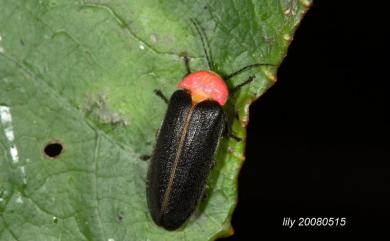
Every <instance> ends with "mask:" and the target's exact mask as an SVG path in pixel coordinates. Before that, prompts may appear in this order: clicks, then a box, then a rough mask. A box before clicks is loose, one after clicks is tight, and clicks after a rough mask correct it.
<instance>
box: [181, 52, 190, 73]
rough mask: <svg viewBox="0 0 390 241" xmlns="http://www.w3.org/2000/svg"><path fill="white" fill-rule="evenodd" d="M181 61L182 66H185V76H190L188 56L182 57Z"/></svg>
mask: <svg viewBox="0 0 390 241" xmlns="http://www.w3.org/2000/svg"><path fill="white" fill-rule="evenodd" d="M183 60H184V65H185V66H186V70H187V74H186V75H189V74H191V68H190V58H189V57H188V56H184V57H183Z"/></svg>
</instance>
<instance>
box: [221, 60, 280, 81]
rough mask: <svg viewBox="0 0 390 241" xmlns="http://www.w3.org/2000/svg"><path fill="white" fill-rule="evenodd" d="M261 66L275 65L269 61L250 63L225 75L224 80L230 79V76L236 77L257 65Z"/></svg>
mask: <svg viewBox="0 0 390 241" xmlns="http://www.w3.org/2000/svg"><path fill="white" fill-rule="evenodd" d="M259 66H275V65H274V64H267V63H264V64H250V65H247V66H245V67H243V68H241V69H239V70H237V71H236V72H233V73H231V74H229V75H227V76H225V77H224V78H223V79H224V80H228V79H230V78H232V77H234V76H236V75H238V74H241V73H242V72H244V71H247V70H249V69H251V68H255V67H259Z"/></svg>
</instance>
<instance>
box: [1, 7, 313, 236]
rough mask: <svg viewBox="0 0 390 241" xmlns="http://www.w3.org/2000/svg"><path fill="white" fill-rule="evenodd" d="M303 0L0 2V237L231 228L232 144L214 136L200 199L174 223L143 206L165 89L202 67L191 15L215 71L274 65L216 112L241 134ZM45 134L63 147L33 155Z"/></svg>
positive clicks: (236, 164)
mask: <svg viewBox="0 0 390 241" xmlns="http://www.w3.org/2000/svg"><path fill="white" fill-rule="evenodd" d="M310 2H311V1H310V0H301V1H297V0H259V1H249V0H226V1H221V0H212V1H208V0H199V1H192V0H182V1H179V0H167V1H157V0H144V1H132V0H115V1H114V0H84V1H83V0H28V1H27V0H0V117H1V118H0V240H26V241H27V240H42V241H45V240H62V241H64V240H70V241H74V240H101V241H107V240H109V241H112V240H116V241H118V240H120V241H123V240H137V241H138V240H202V241H203V240H213V239H214V238H216V237H219V236H221V235H222V236H223V235H228V234H229V233H230V232H231V230H232V229H231V228H230V218H231V214H232V211H233V209H234V207H235V205H236V199H237V175H238V172H239V169H240V167H241V165H242V163H243V160H244V156H243V150H244V142H236V141H234V140H230V139H227V138H223V140H222V141H221V144H220V148H219V151H218V155H217V157H216V159H217V164H216V166H215V168H214V169H213V171H212V174H211V176H210V178H209V182H208V187H207V190H206V191H207V193H208V197H207V198H206V199H204V200H202V202H201V204H200V207H199V208H198V210H197V211H196V212H195V214H194V215H193V217H192V218H191V220H190V221H189V223H188V224H187V225H186V226H185V227H184V228H181V229H179V230H177V231H174V232H169V231H165V230H164V229H162V228H159V227H157V226H156V225H155V224H154V223H153V221H152V220H151V217H150V216H149V212H148V209H147V204H146V197H145V178H146V171H147V165H148V163H147V162H145V161H142V160H141V158H140V157H141V156H143V155H148V154H150V153H151V152H152V149H153V145H154V139H155V136H156V133H157V131H158V128H159V125H160V123H161V121H162V119H163V116H164V112H165V109H166V105H165V104H164V103H163V102H162V101H161V100H160V99H159V98H158V97H156V96H155V95H154V93H153V90H154V89H157V88H158V89H161V90H162V91H163V92H164V93H165V94H166V95H170V94H171V93H173V91H174V90H175V89H176V84H177V83H178V81H179V80H180V79H181V78H182V77H183V76H184V74H185V67H184V64H183V61H182V56H183V55H188V56H190V57H191V66H192V69H193V70H201V69H206V68H207V62H206V60H205V58H204V55H203V50H202V45H201V42H200V38H199V36H198V34H197V33H196V31H195V29H194V26H193V25H191V22H190V18H195V19H197V20H198V21H199V23H200V25H201V26H202V28H203V29H204V31H205V34H206V35H207V38H208V43H209V45H210V48H211V51H212V57H213V61H214V63H215V71H216V72H218V73H219V74H221V75H227V74H229V73H232V72H234V70H237V69H239V68H241V67H243V66H245V65H248V64H253V63H272V64H274V65H275V66H273V67H270V66H267V67H266V66H263V67H259V68H256V69H252V70H250V71H248V72H245V73H243V74H240V75H238V76H237V77H235V78H233V79H231V80H229V81H228V84H229V86H235V85H237V84H238V83H241V82H242V81H244V80H246V79H247V78H248V76H250V75H255V76H256V80H255V81H254V82H252V83H251V84H250V85H248V86H245V87H243V88H242V89H241V90H240V91H239V93H236V94H235V95H233V96H231V98H230V100H229V102H228V104H227V107H226V109H227V111H231V110H233V109H234V110H237V111H238V114H239V117H240V120H239V121H235V122H234V125H233V131H234V132H235V134H236V135H238V136H240V137H242V138H244V137H245V126H246V123H247V121H248V106H249V104H250V103H251V102H252V101H253V100H254V99H256V98H257V97H258V96H260V95H261V94H262V93H264V91H265V90H266V89H267V88H269V87H270V86H271V85H272V84H273V83H274V81H275V73H276V69H277V65H278V64H279V63H280V62H281V60H282V58H283V56H284V55H285V54H286V51H287V47H288V44H289V42H290V41H291V39H292V35H293V31H294V29H295V27H296V26H297V24H298V22H299V20H300V19H301V18H302V15H303V14H304V12H305V11H306V10H307V8H308V6H309V5H310ZM52 142H57V143H58V144H60V145H62V146H63V151H62V152H61V153H60V154H59V155H58V156H56V157H53V158H48V157H47V156H45V154H44V148H45V146H46V145H47V144H49V143H52Z"/></svg>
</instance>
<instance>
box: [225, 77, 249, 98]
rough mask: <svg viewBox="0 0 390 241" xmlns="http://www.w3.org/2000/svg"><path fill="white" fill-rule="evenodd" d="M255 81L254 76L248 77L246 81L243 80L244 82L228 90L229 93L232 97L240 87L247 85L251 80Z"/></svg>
mask: <svg viewBox="0 0 390 241" xmlns="http://www.w3.org/2000/svg"><path fill="white" fill-rule="evenodd" d="M254 79H255V76H249V78H248V79H247V80H245V81H244V82H242V83H241V84H239V85H236V86H234V87H233V88H231V89H229V92H230V93H231V94H232V95H233V94H234V93H235V92H236V91H237V90H239V89H240V88H241V87H243V86H245V85H247V84H249V83H250V82H252V81H253V80H254Z"/></svg>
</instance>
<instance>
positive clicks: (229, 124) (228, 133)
mask: <svg viewBox="0 0 390 241" xmlns="http://www.w3.org/2000/svg"><path fill="white" fill-rule="evenodd" d="M232 124H233V123H232V122H231V121H229V120H228V119H227V118H226V120H225V128H224V130H223V135H224V136H227V137H230V138H233V139H234V140H236V141H237V142H239V141H242V139H241V138H240V137H238V136H236V135H234V134H233V131H232Z"/></svg>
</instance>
